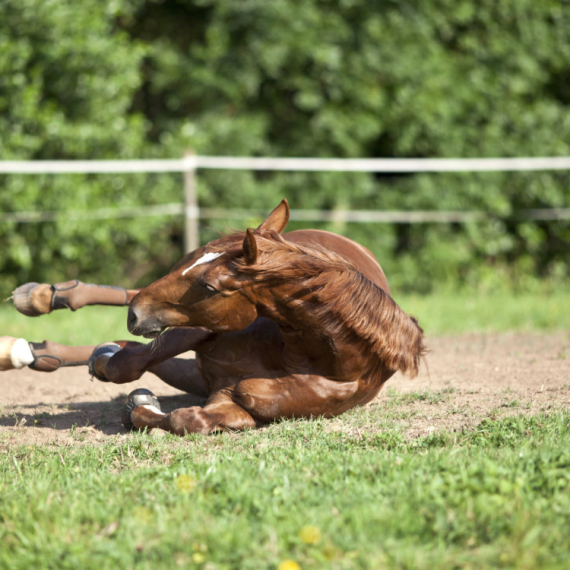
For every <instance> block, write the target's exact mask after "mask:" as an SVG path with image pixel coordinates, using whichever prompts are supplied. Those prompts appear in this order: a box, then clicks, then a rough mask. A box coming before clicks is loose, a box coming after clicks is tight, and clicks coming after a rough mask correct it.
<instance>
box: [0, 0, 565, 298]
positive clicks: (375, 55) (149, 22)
mask: <svg viewBox="0 0 570 570" xmlns="http://www.w3.org/2000/svg"><path fill="white" fill-rule="evenodd" d="M569 36H570V2H568V1H553V0H543V1H541V2H536V1H532V0H500V1H498V2H497V1H496V0H480V1H479V2H475V1H474V0H423V1H422V2H420V1H419V0H410V1H407V2H405V3H403V2H393V1H375V0H336V1H334V2H333V1H327V0H302V1H300V0H299V1H297V0H272V1H271V2H267V1H265V0H242V1H240V2H236V1H231V0H164V1H160V0H109V1H108V2H99V1H97V0H81V2H73V3H71V2H67V1H65V0H4V1H3V2H2V3H0V159H4V160H6V159H121V158H153V157H169V158H177V157H180V156H181V155H182V153H183V152H184V150H185V149H187V148H193V149H194V150H195V151H196V152H197V153H199V154H214V155H252V156H314V157H346V158H353V157H442V158H444V157H507V156H549V155H552V156H561V155H570V113H569V112H568V110H569V107H568V106H569V103H570V37H569ZM569 182H570V174H569V173H567V172H550V173H549V172H534V173H483V174H472V173H466V174H418V175H368V174H355V173H251V172H231V171H208V172H201V173H200V177H199V200H200V204H201V205H202V206H206V207H226V208H227V207H233V206H235V207H251V208H260V209H265V210H269V209H271V208H272V207H274V206H275V205H276V204H277V203H278V201H279V200H280V199H281V198H282V197H287V198H288V199H289V201H290V204H291V205H292V207H295V208H326V209H335V208H336V209H339V208H343V209H344V208H355V209H356V208H358V209H386V210H390V209H398V210H416V209H422V210H423V209H425V210H486V211H488V212H490V214H491V216H490V219H489V221H488V222H484V223H472V224H461V225H459V224H422V225H408V224H399V225H388V224H366V225H357V224H346V225H341V224H300V223H298V224H292V225H291V226H290V228H291V229H294V228H299V227H309V226H313V227H321V228H323V229H331V230H333V231H337V232H339V233H343V234H345V235H348V236H349V237H352V238H353V239H356V240H358V241H360V242H362V243H363V244H365V245H367V246H368V247H369V248H371V249H372V250H373V251H374V253H375V254H376V255H377V256H378V258H379V259H380V262H381V264H382V265H383V267H384V268H385V271H386V273H387V275H388V278H389V280H390V283H391V285H392V287H393V289H395V290H396V289H398V290H405V291H409V292H420V293H421V292H428V291H430V290H432V289H434V288H436V287H437V288H441V287H443V286H446V287H451V288H468V289H469V290H474V291H479V290H491V291H492V290H494V289H496V288H514V289H519V290H529V289H533V288H535V287H536V286H538V285H537V284H539V283H541V282H544V281H545V280H546V281H547V282H548V283H550V284H552V285H557V284H559V283H560V282H561V281H562V280H564V279H566V278H567V277H568V256H569V252H570V247H569V245H570V243H569V242H570V229H569V223H568V222H567V221H560V222H556V221H555V222H521V221H516V219H514V217H513V213H514V212H516V211H518V210H520V209H526V208H556V207H565V206H566V207H567V206H569V205H570V200H569V198H570V189H569V186H570V185H569ZM181 199H182V176H181V175H180V176H178V175H168V174H161V175H65V176H63V175H60V176H19V175H18V176H17V175H10V176H2V177H0V209H1V211H2V212H18V211H37V210H48V211H53V210H57V211H65V210H83V209H92V208H99V207H109V206H128V205H152V204H160V203H169V202H180V201H181ZM245 222H247V223H249V224H254V223H255V222H256V220H246V221H245ZM234 225H238V226H241V225H242V223H239V224H238V223H236V222H227V226H228V227H230V226H234ZM225 226H226V224H225V223H224V222H223V221H222V222H219V221H216V222H211V221H208V220H205V221H204V222H203V224H202V227H201V239H202V240H203V241H208V240H209V239H212V238H213V237H215V235H216V232H215V230H216V229H223V228H224V227H225ZM182 229H183V220H182V219H181V217H167V216H164V217H160V216H159V217H148V218H138V219H128V220H125V219H121V220H105V221H92V222H85V221H81V222H73V221H60V222H56V223H34V224H18V223H4V224H0V271H1V274H2V279H1V282H0V293H1V294H2V295H5V294H9V292H10V291H11V290H12V289H13V288H14V287H16V286H17V285H18V284H21V283H23V282H26V281H32V280H33V281H49V282H54V281H63V280H65V279H67V278H73V277H76V276H80V277H81V278H82V279H83V280H92V281H98V282H102V283H117V284H124V285H128V286H137V285H144V284H146V283H148V282H149V281H151V280H153V279H155V278H157V277H159V276H160V275H162V274H164V273H165V272H166V271H167V270H168V268H169V267H170V266H171V265H172V264H173V263H174V262H175V261H176V260H177V259H178V258H179V257H180V256H181V255H182Z"/></svg>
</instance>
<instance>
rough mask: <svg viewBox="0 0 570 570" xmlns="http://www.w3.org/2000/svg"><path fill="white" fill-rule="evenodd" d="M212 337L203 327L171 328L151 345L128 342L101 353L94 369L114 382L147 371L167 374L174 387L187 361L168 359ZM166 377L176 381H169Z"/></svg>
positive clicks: (125, 380) (131, 378)
mask: <svg viewBox="0 0 570 570" xmlns="http://www.w3.org/2000/svg"><path fill="white" fill-rule="evenodd" d="M211 336H212V332H211V331H209V330H207V329H204V328H199V327H189V328H171V329H168V330H166V331H165V332H164V333H163V334H162V335H160V336H159V337H158V338H156V339H154V340H153V341H152V342H150V343H149V344H140V343H138V342H127V343H125V345H124V346H123V350H120V351H118V352H116V353H114V354H113V353H112V352H111V351H109V352H108V353H107V354H102V355H101V356H98V357H97V359H96V361H95V362H94V364H93V368H94V371H95V372H96V373H97V375H98V376H100V377H103V378H104V379H106V380H109V381H110V382H113V383H115V384H124V383H126V382H133V381H134V380H138V379H139V378H140V377H141V376H142V375H143V374H144V373H145V372H146V371H147V370H148V371H150V372H153V373H154V374H156V375H157V376H159V377H161V378H162V377H163V376H164V378H163V379H164V380H165V381H166V382H167V383H169V384H171V385H173V386H175V384H172V382H177V380H176V378H178V377H180V376H181V375H182V374H183V372H182V371H183V368H184V364H183V363H184V362H188V361H187V360H182V359H176V360H177V361H178V362H176V361H175V362H167V361H169V360H170V359H172V358H173V357H174V356H178V355H179V354H182V353H183V352H188V351H189V350H195V349H196V348H198V347H199V346H200V343H202V342H204V341H205V340H207V339H208V338H209V337H211ZM167 377H168V378H173V380H167V379H166V378H167ZM181 381H182V380H181ZM175 387H178V386H175ZM182 389H185V388H182Z"/></svg>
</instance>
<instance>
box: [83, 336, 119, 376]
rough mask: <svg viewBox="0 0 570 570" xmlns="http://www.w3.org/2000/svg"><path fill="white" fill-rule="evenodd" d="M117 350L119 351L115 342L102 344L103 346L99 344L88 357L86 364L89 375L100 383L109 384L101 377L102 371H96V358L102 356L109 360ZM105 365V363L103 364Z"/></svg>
mask: <svg viewBox="0 0 570 570" xmlns="http://www.w3.org/2000/svg"><path fill="white" fill-rule="evenodd" d="M119 350H121V347H120V346H119V345H118V344H117V343H115V342H104V343H103V344H100V345H99V346H97V347H95V350H94V351H93V352H92V353H91V356H90V357H89V362H88V366H89V374H91V376H94V377H95V378H97V380H101V382H109V380H108V379H107V378H105V376H103V374H102V370H101V369H99V370H98V369H97V358H99V357H100V356H102V355H104V354H105V355H108V356H109V358H111V356H113V354H115V353H116V352H119ZM105 364H107V363H106V362H105Z"/></svg>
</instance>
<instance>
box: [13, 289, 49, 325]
mask: <svg viewBox="0 0 570 570" xmlns="http://www.w3.org/2000/svg"><path fill="white" fill-rule="evenodd" d="M52 296H53V289H52V287H51V285H48V284H47V283H26V284H25V285H21V286H20V287H18V288H17V289H16V290H15V291H14V292H13V293H12V297H13V299H14V306H15V307H16V309H17V310H18V311H19V312H20V313H22V314H23V315H26V316H28V317H39V316H40V315H47V314H48V313H51V310H52V306H51V299H52Z"/></svg>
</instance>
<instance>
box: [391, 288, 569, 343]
mask: <svg viewBox="0 0 570 570" xmlns="http://www.w3.org/2000/svg"><path fill="white" fill-rule="evenodd" d="M394 297H395V300H396V301H397V302H398V304H399V305H400V306H401V307H402V308H403V309H404V310H405V311H406V312H408V313H410V314H412V315H414V316H416V317H417V318H418V319H419V322H420V325H421V326H422V327H423V328H424V330H425V331H426V333H427V334H428V335H430V336H437V335H452V334H461V333H485V332H506V331H525V332H528V331H537V330H541V331H542V330H568V329H570V289H562V290H559V291H558V290H557V291H546V290H545V291H543V292H536V293H518V294H517V293H509V292H507V291H498V292H497V293H494V294H490V293H486V294H480V295H477V294H473V293H471V294H470V293H458V292H445V291H444V292H441V293H433V294H430V295H397V294H396V293H394Z"/></svg>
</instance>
